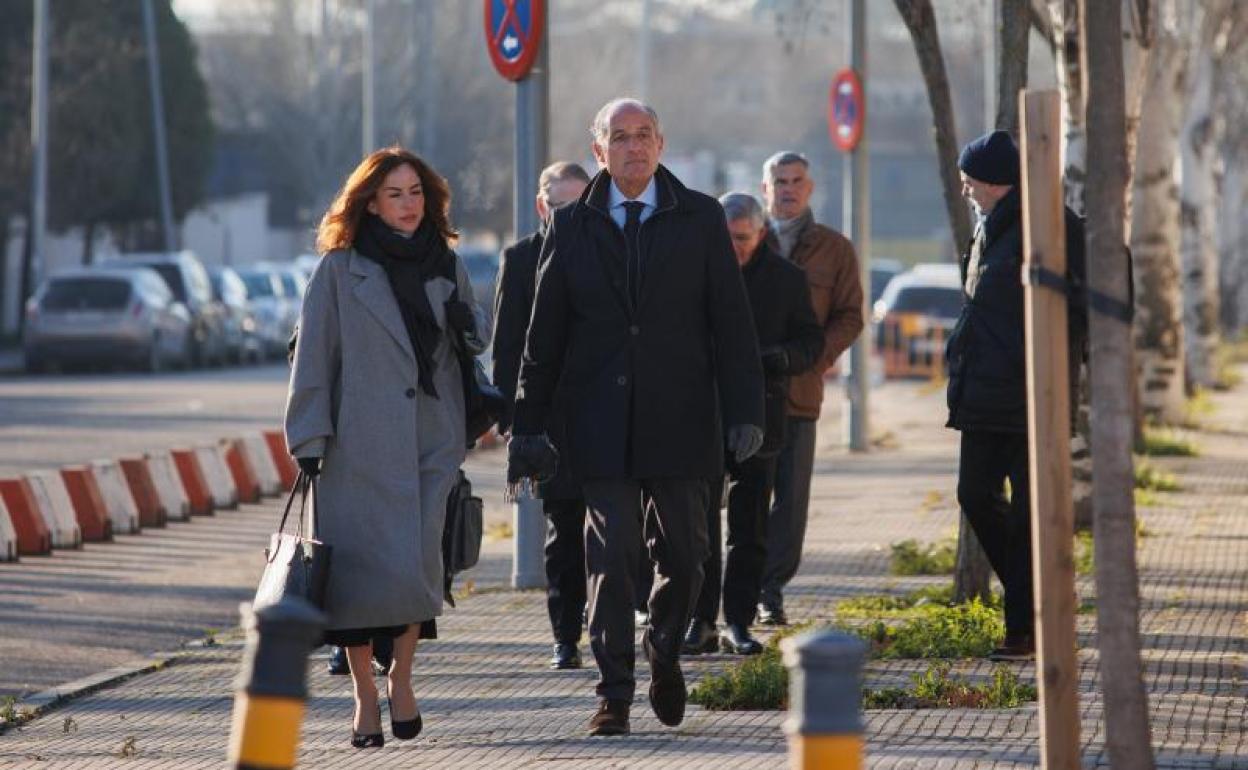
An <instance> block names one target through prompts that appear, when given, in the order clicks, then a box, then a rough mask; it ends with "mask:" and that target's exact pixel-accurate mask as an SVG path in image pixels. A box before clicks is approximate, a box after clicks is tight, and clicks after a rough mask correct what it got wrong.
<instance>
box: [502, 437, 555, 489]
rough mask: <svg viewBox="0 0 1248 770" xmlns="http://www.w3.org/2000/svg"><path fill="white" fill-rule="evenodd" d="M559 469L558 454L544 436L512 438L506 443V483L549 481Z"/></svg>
mask: <svg viewBox="0 0 1248 770" xmlns="http://www.w3.org/2000/svg"><path fill="white" fill-rule="evenodd" d="M558 468H559V453H558V452H556V451H555V447H554V446H553V445H552V444H551V443H550V439H548V438H546V436H545V435H544V434H538V435H536V436H512V437H511V440H510V441H508V442H507V483H508V484H517V483H519V482H520V480H521V479H533V480H534V481H538V482H542V481H550V480H551V479H553V478H554V477H555V471H556V470H558Z"/></svg>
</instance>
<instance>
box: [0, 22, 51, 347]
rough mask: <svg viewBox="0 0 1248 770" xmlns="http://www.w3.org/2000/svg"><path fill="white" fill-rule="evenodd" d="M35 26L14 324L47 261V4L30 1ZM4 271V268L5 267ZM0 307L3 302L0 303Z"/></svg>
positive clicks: (4, 246)
mask: <svg viewBox="0 0 1248 770" xmlns="http://www.w3.org/2000/svg"><path fill="white" fill-rule="evenodd" d="M34 2H35V8H34V11H35V23H34V38H35V39H34V45H32V46H31V49H32V61H31V66H32V69H33V79H34V82H33V83H32V88H31V89H30V146H31V150H32V151H33V152H32V155H33V161H34V163H33V166H34V167H33V168H32V169H31V172H32V173H31V190H30V194H31V205H30V221H29V222H27V223H26V226H27V227H28V228H30V242H31V251H32V255H31V260H30V277H29V279H28V280H29V283H28V284H27V285H23V286H22V287H21V289H20V292H19V296H18V304H17V312H18V319H19V320H18V323H19V324H20V323H21V319H22V318H24V315H23V312H22V306H23V304H24V303H25V302H26V293H27V292H33V291H34V290H35V288H36V287H37V286H38V285H39V281H40V279H42V277H43V270H44V268H45V267H46V265H45V264H44V261H45V260H46V259H47V254H46V253H45V242H46V237H47V221H48V0H34ZM8 247H9V244H7V243H3V244H0V248H2V249H4V250H5V251H7V250H8ZM6 267H7V266H6ZM0 304H3V300H2V299H0Z"/></svg>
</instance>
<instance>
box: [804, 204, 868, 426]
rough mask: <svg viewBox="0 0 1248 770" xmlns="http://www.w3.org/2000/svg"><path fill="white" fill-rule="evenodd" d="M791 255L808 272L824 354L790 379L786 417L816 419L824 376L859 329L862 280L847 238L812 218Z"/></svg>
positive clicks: (820, 403) (807, 277)
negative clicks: (820, 327)
mask: <svg viewBox="0 0 1248 770" xmlns="http://www.w3.org/2000/svg"><path fill="white" fill-rule="evenodd" d="M790 258H791V259H792V260H793V262H795V263H796V264H797V265H799V266H800V267H801V268H802V269H803V270H805V271H806V280H807V282H808V283H809V284H810V299H811V304H812V305H814V307H815V318H816V319H817V320H818V321H819V325H820V326H822V327H823V355H822V356H820V358H819V360H818V361H816V362H815V365H814V367H813V368H811V369H810V370H809V371H807V372H806V373H805V374H800V375H797V376H796V377H793V378H792V380H791V381H790V382H789V415H790V416H793V417H806V418H809V419H812V420H814V419H818V418H819V410H820V408H822V406H823V375H824V373H825V372H827V371H828V369H830V368H831V367H832V365H833V364H835V363H836V359H837V358H838V357H839V356H840V355H841V353H843V352H845V349H846V348H848V347H849V346H850V345H851V344H853V342H854V340H855V339H857V338H858V335H859V334H860V333H861V332H862V325H863V313H864V310H863V305H862V279H861V276H860V275H859V272H858V257H857V256H856V255H855V254H854V245H853V244H852V243H850V242H849V239H848V238H846V237H845V236H843V235H841V234H840V233H838V232H836V231H835V230H833V229H832V228H830V227H825V226H823V225H821V224H819V223H817V222H811V223H810V224H809V225H807V226H806V229H805V230H802V232H801V234H800V235H799V236H798V237H797V244H796V245H794V247H793V253H792V255H791V256H790Z"/></svg>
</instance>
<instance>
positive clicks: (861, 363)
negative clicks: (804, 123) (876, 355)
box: [843, 0, 871, 452]
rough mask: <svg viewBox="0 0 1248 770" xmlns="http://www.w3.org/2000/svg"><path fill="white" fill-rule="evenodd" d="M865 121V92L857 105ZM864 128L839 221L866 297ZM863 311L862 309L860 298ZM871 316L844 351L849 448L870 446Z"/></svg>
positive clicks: (853, 31) (855, 0) (862, 18)
mask: <svg viewBox="0 0 1248 770" xmlns="http://www.w3.org/2000/svg"><path fill="white" fill-rule="evenodd" d="M866 29H867V14H866V8H865V7H864V3H863V0H851V1H850V24H849V50H850V67H852V68H853V70H854V72H856V73H857V74H858V78H859V79H860V80H861V81H862V83H863V85H864V92H865V85H866V82H867V33H866ZM860 107H861V109H862V110H863V112H864V117H863V123H864V125H865V123H866V119H867V118H866V115H865V112H866V98H865V94H864V98H863V99H862V104H861V105H860ZM867 133H868V132H867V131H865V130H864V131H863V132H862V135H861V136H860V138H859V139H858V143H857V144H856V145H855V147H854V150H853V152H852V153H850V154H849V155H847V156H846V158H845V161H844V163H845V174H844V180H845V182H844V185H845V186H844V214H843V217H844V220H843V221H844V224H845V226H847V227H848V228H849V231H850V232H849V239H850V241H852V242H853V244H854V250H855V251H856V252H857V253H858V268H859V273H860V275H861V279H862V285H863V287H864V289H865V291H864V294H865V296H867V297H870V295H871V292H870V288H869V287H870V286H871V190H870V181H871V180H870V167H869V165H868V162H867V147H868V141H867ZM863 304H864V307H863V308H862V313H863V314H864V316H865V315H866V307H865V305H866V303H865V302H864V303H863ZM869 320H870V319H867V321H868V322H867V323H866V324H864V325H863V328H862V334H860V335H858V339H857V340H856V341H855V342H854V344H853V347H852V348H850V352H849V380H848V383H847V388H846V397H847V400H846V407H847V409H846V411H847V412H848V417H849V419H848V420H846V426H847V432H848V439H849V448H850V450H852V451H854V452H865V451H867V449H868V448H869V446H870V441H871V434H870V426H869V422H868V408H867V394H868V392H869V391H870V386H871V373H870V371H869V367H870V362H869V352H870V350H871V324H870V322H869Z"/></svg>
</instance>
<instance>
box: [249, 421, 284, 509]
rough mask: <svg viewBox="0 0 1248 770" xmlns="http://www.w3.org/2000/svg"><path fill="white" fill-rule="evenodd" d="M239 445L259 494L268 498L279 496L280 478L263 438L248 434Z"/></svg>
mask: <svg viewBox="0 0 1248 770" xmlns="http://www.w3.org/2000/svg"><path fill="white" fill-rule="evenodd" d="M240 445H241V447H242V449H243V452H244V454H246V456H247V460H248V461H249V462H250V463H251V469H252V470H253V471H255V474H256V479H258V480H259V482H260V494H262V495H267V496H270V497H271V496H274V495H280V494H281V493H282V478H281V476H279V475H278V473H277V465H275V464H274V463H273V455H272V453H270V452H269V444H268V442H267V441H265V440H264V436H261V435H260V434H259V433H248V434H246V435H244V436H243V437H242V439H241V440H240Z"/></svg>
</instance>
